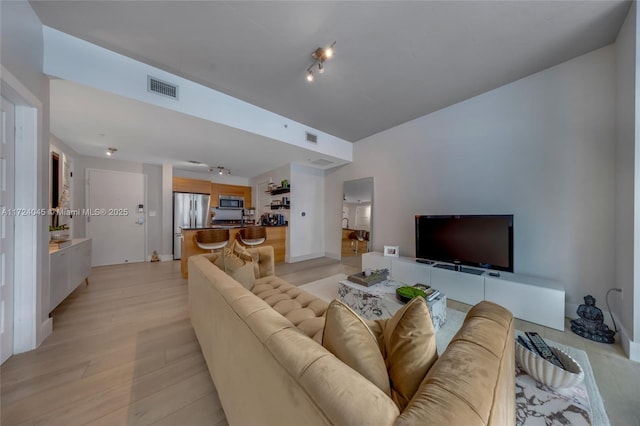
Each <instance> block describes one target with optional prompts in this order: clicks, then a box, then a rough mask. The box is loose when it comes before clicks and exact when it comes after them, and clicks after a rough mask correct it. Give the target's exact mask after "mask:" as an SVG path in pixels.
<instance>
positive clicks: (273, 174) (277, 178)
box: [249, 164, 293, 247]
mask: <svg viewBox="0 0 640 426" xmlns="http://www.w3.org/2000/svg"><path fill="white" fill-rule="evenodd" d="M285 179H286V180H288V181H289V182H290V183H291V165H290V164H287V165H285V166H282V167H278V168H277V169H273V170H270V171H268V172H267V173H263V174H261V175H258V176H255V177H252V178H251V179H249V186H251V188H252V196H253V204H254V206H253V207H256V209H257V210H256V215H257V217H256V220H258V219H259V218H260V215H261V214H263V213H272V212H271V209H270V208H269V206H268V205H267V204H265V203H260V197H261V195H262V193H261V191H260V187H259V186H258V185H260V184H263V183H265V182H267V183H268V182H273V183H275V184H276V185H278V186H279V185H280V183H281V182H282V181H283V180H285ZM292 188H293V185H292ZM292 202H293V197H292ZM289 212H290V211H288V210H277V211H273V213H280V214H283V215H285V217H286V218H287V220H289ZM288 246H289V243H288V242H287V247H288Z"/></svg>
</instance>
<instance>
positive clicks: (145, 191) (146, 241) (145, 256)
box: [84, 167, 173, 262]
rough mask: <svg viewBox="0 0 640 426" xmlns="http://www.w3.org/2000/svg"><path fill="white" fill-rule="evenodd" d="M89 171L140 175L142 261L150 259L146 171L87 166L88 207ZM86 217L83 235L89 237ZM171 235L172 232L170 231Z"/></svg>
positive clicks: (85, 194)
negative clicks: (142, 218)
mask: <svg viewBox="0 0 640 426" xmlns="http://www.w3.org/2000/svg"><path fill="white" fill-rule="evenodd" d="M91 171H99V172H108V173H117V174H122V175H132V174H134V175H142V178H143V179H142V192H143V194H142V199H143V201H142V202H143V203H144V213H143V214H142V215H143V217H144V224H143V227H144V237H143V238H144V253H143V255H144V256H143V258H142V259H143V260H142V261H143V262H146V261H147V259H150V257H149V256H148V254H147V253H148V252H149V249H148V247H147V243H148V239H149V229H148V226H149V223H148V222H149V215H148V212H149V200H148V197H149V191H148V180H149V176H148V175H147V174H146V173H143V172H123V171H120V170H109V169H98V168H95V167H92V168H87V169H85V171H84V199H85V207H86V208H87V209H88V208H90V206H89V174H90V172H91ZM134 214H138V212H134ZM87 218H88V216H87ZM87 218H85V219H84V235H86V236H87V237H90V235H89V222H88V221H87ZM172 235H173V233H172ZM171 260H173V255H172V256H171Z"/></svg>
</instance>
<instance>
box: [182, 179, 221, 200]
mask: <svg viewBox="0 0 640 426" xmlns="http://www.w3.org/2000/svg"><path fill="white" fill-rule="evenodd" d="M210 191H211V182H209V181H208V180H199V179H190V178H183V177H179V176H174V177H173V192H193V193H197V194H209V193H210ZM216 202H217V197H216Z"/></svg>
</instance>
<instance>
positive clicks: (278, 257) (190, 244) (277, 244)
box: [180, 225, 287, 278]
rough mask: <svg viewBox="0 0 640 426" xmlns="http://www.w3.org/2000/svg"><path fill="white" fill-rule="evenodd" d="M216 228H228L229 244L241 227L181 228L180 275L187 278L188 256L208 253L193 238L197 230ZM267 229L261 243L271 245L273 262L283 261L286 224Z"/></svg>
mask: <svg viewBox="0 0 640 426" xmlns="http://www.w3.org/2000/svg"><path fill="white" fill-rule="evenodd" d="M212 228H213V229H216V228H227V229H229V244H231V242H233V241H234V240H235V239H236V234H237V233H238V232H240V230H241V229H242V227H240V226H238V227H229V226H213V227H207V228H183V229H182V258H181V259H180V271H181V272H182V276H183V277H184V278H187V276H188V268H187V260H188V259H189V256H193V255H194V254H200V253H208V251H207V250H202V249H201V248H200V247H198V246H197V245H196V242H195V240H194V237H195V234H196V232H197V231H200V230H202V229H212ZM265 228H266V229H267V239H266V241H265V242H264V243H263V244H262V245H266V246H273V251H274V256H275V259H274V260H275V262H276V263H280V262H284V260H285V257H286V246H287V225H276V226H265Z"/></svg>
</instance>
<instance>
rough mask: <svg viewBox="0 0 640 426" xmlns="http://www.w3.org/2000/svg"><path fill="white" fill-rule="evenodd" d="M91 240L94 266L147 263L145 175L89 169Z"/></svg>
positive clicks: (89, 225)
mask: <svg viewBox="0 0 640 426" xmlns="http://www.w3.org/2000/svg"><path fill="white" fill-rule="evenodd" d="M87 172H88V182H87V200H88V202H87V208H88V212H86V213H88V215H87V236H88V237H90V238H91V239H92V243H93V256H92V263H91V266H101V265H115V264H122V263H131V262H144V260H145V228H146V226H145V223H144V213H139V212H138V205H139V204H142V205H144V204H145V201H144V175H143V174H141V173H125V172H114V171H110V170H96V169H88V170H87Z"/></svg>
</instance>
